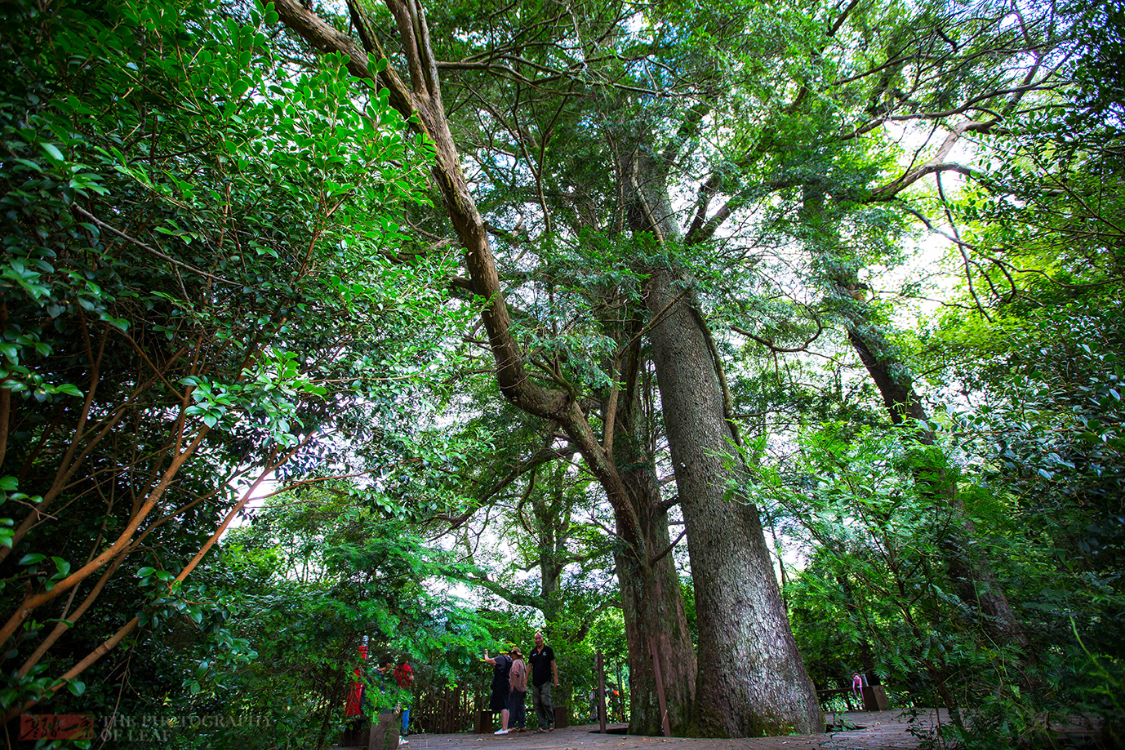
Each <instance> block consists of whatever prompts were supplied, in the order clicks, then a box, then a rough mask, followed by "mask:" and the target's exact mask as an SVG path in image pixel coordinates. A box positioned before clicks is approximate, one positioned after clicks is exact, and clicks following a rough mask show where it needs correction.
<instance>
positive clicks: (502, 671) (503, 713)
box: [484, 649, 512, 734]
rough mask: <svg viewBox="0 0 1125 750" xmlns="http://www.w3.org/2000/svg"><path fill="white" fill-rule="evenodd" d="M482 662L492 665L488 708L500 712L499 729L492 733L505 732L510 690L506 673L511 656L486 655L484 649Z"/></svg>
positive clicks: (509, 665) (510, 667)
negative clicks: (490, 696)
mask: <svg viewBox="0 0 1125 750" xmlns="http://www.w3.org/2000/svg"><path fill="white" fill-rule="evenodd" d="M484 662H485V664H491V665H492V698H490V699H489V701H488V709H489V710H490V711H499V712H500V729H499V730H498V731H495V732H493V734H507V733H508V697H509V695H510V694H511V692H512V688H511V685H510V683H509V682H508V673H509V672H510V671H511V669H512V658H511V657H510V656H505V655H504V654H497V655H496V656H495V657H491V656H489V655H488V649H485V651H484Z"/></svg>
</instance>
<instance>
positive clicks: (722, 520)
mask: <svg viewBox="0 0 1125 750" xmlns="http://www.w3.org/2000/svg"><path fill="white" fill-rule="evenodd" d="M646 291H647V296H646V305H647V307H648V309H649V311H650V312H651V313H652V314H653V315H661V316H662V317H661V319H660V321H659V322H658V324H657V325H655V326H654V328H653V329H652V331H651V333H650V337H651V339H652V343H653V349H654V361H655V362H656V372H657V381H658V384H659V386H660V398H661V404H662V409H663V413H664V424H665V428H666V430H667V433H668V443H669V446H670V447H671V452H672V465H673V467H674V468H675V472H676V488H677V489H678V490H679V494H680V503H681V505H682V507H683V512H684V519H685V521H686V523H687V538H688V552H689V554H690V555H691V569H692V583H693V585H694V586H695V607H696V618H697V624H698V628H699V653H698V655H699V675H698V678H697V682H696V707H697V709H696V717H695V725H694V729H695V731H696V732H697V733H699V734H701V735H705V736H727V737H756V736H762V735H763V734H767V735H779V734H789V733H791V732H800V733H811V732H819V731H821V730H822V729H823V723H822V721H821V714H820V707H819V704H818V702H817V698H816V691H815V689H814V688H813V685H812V682H811V681H810V680H809V677H808V674H807V673H806V671H805V664H804V661H803V660H802V659H801V655H800V653H799V652H798V651H797V643H796V641H795V640H794V638H793V634H792V631H791V630H790V627H789V619H788V617H787V616H786V614H785V609H784V607H783V605H782V602H781V595H780V592H779V590H778V586H777V580H776V579H775V578H774V574H773V565H772V564H771V562H770V557H769V551H768V549H767V547H766V540H765V536H764V534H763V533H762V525H761V522H760V519H759V516H758V509H757V508H756V507H754V506H753V505H751V504H749V503H746V502H745V501H744V499H743V497H742V496H741V494H740V493H739V492H738V490H737V488H738V487H739V486H742V485H745V483H746V482H747V481H749V480H748V477H747V476H746V474H745V471H744V470H743V468H742V464H741V460H740V458H739V456H738V455H737V451H736V450H735V449H734V448H733V445H732V439H733V435H732V434H731V430H730V427H729V425H728V424H727V421H726V417H725V414H724V409H723V396H722V391H721V388H720V384H719V380H718V377H717V375H716V371H715V363H714V361H713V360H712V356H711V352H710V349H709V347H708V344H707V339H706V336H705V334H704V331H703V330H702V328H701V325H702V323H701V321H700V320H699V319H698V318H697V317H696V315H695V314H694V313H693V312H692V307H691V301H690V300H691V297H690V296H688V295H686V294H684V293H683V292H680V291H679V290H677V289H676V288H675V284H674V276H673V273H672V272H671V271H670V270H668V269H653V270H652V272H651V275H650V277H649V282H648V284H647V289H646Z"/></svg>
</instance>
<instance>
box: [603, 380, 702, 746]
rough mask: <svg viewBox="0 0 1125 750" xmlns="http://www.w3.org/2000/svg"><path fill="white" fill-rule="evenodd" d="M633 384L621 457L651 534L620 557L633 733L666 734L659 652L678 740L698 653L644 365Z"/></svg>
mask: <svg viewBox="0 0 1125 750" xmlns="http://www.w3.org/2000/svg"><path fill="white" fill-rule="evenodd" d="M626 369H627V370H632V375H633V376H632V377H631V378H629V377H627V381H628V382H630V384H631V385H632V386H633V387H632V388H631V389H627V392H628V395H626V397H625V398H624V399H622V401H623V408H621V409H620V410H619V411H618V414H619V416H618V419H617V424H618V425H619V429H618V431H617V437H616V439H615V440H614V443H613V445H614V460H615V463H616V464H617V466H618V470H619V471H620V472H621V478H622V480H623V481H624V482H625V486H626V488H627V489H628V491H629V498H630V501H631V502H632V505H633V507H634V508H635V509H636V511H637V516H638V517H639V518H640V525H641V528H642V530H643V533H644V535H645V548H646V549H647V554H646V555H645V556H644V557H641V556H638V555H636V554H635V553H634V552H633V551H632V550H625V549H623V550H621V551H619V552H618V553H617V555H616V563H617V578H618V580H619V581H620V583H621V607H622V609H623V611H624V614H625V637H626V639H627V640H628V644H629V687H630V689H629V706H630V717H629V734H641V735H644V734H660V733H661V732H662V731H663V716H662V715H661V713H660V704H659V700H658V698H657V693H656V673H655V671H654V668H653V654H652V650H653V649H655V656H656V658H657V659H658V660H659V662H660V676H661V680H662V683H663V686H664V698H665V702H666V705H667V709H668V722H669V725H670V727H671V730H672V734H674V735H683V734H685V733H687V731H688V730H689V727H690V723H691V710H692V704H693V700H694V698H695V679H696V671H695V651H694V649H693V646H692V643H691V633H690V632H689V630H688V625H687V616H686V614H685V612H684V599H683V595H682V593H681V591H680V577H679V574H678V573H677V572H676V566H675V562H674V559H673V556H672V550H671V539H670V537H669V533H668V511H667V509H666V508H665V507H664V504H663V502H662V499H661V496H660V483H659V481H658V479H657V476H656V466H655V463H654V461H653V457H652V453H651V451H650V450H649V448H648V443H649V441H648V437H649V431H650V430H651V429H652V425H651V424H650V423H649V420H648V419H647V418H646V416H645V411H644V408H643V401H642V399H643V396H642V389H641V388H639V387H638V383H637V375H636V373H637V368H636V367H632V368H629V367H627V368H626Z"/></svg>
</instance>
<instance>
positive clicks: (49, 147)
mask: <svg viewBox="0 0 1125 750" xmlns="http://www.w3.org/2000/svg"><path fill="white" fill-rule="evenodd" d="M39 147H40V148H42V149H43V151H45V152H46V154H47V158H49V159H51V160H52V161H55V162H59V163H60V164H61V163H62V162H64V161H66V157H65V156H63V153H62V151H59V149H58V147H57V146H55V145H54V144H52V143H40V144H39Z"/></svg>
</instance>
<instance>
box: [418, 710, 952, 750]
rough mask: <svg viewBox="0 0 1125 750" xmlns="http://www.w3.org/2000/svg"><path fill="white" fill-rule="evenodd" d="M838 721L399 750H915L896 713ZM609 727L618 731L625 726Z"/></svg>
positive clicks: (424, 738) (425, 742)
mask: <svg viewBox="0 0 1125 750" xmlns="http://www.w3.org/2000/svg"><path fill="white" fill-rule="evenodd" d="M843 715H844V716H845V717H846V718H847V719H848V721H849V722H850V723H851V724H853V725H855V726H856V727H859V728H857V729H854V730H851V731H847V732H833V733H829V734H806V735H795V736H792V737H761V738H753V739H751V738H744V739H736V740H700V739H682V738H679V737H667V738H665V737H635V736H631V735H622V734H599V733H598V732H597V726H596V725H593V726H591V725H586V726H573V727H567V728H566V729H558V730H555V731H554V732H549V733H547V734H538V733H536V732H534V731H532V732H523V733H512V734H507V735H502V736H496V735H492V734H487V735H481V734H418V735H414V736H412V737H411V738H410V744H409V745H406V746H405V747H402V746H400V749H399V750H900V749H901V750H905V749H906V748H916V747H918V744H919V741H918V739H917V738H915V737H914V736H913V735H911V734H910V728H911V726H912V725H911V724H910V717H909V716H907V715H905V713H904V712H902V711H877V712H866V711H857V712H854V713H847V714H843ZM935 719H936V714H935V712H934V711H928V712H925V713H923V714H921V715H919V717H918V718H917V720H916V721H915V723H914V724H913V726H914V727H916V728H923V727H924V728H929V727H931V726H933V724H934V721H935ZM946 719H947V716H946V712H945V711H942V712H941V720H942V721H943V722H944V721H945V720H946ZM610 726H611V727H612V728H619V729H623V728H624V726H625V725H624V724H613V725H610Z"/></svg>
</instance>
